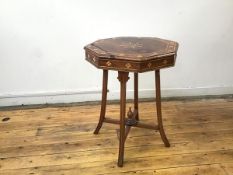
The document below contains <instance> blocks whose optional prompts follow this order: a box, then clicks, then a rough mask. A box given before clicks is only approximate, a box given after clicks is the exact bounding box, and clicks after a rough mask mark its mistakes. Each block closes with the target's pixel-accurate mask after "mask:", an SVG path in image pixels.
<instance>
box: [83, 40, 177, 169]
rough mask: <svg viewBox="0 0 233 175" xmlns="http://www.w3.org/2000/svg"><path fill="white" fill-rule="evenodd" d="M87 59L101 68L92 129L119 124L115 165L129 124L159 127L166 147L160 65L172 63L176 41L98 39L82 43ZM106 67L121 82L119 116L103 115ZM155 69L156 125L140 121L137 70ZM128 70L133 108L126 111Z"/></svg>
mask: <svg viewBox="0 0 233 175" xmlns="http://www.w3.org/2000/svg"><path fill="white" fill-rule="evenodd" d="M84 49H85V55H86V60H87V61H88V62H90V63H91V64H93V65H94V66H95V67H97V68H99V69H103V86H102V102H101V111H100V117H99V123H98V125H97V127H96V129H95V131H94V134H98V133H99V130H100V129H101V127H102V125H103V123H104V122H106V123H113V124H118V125H120V128H119V134H118V136H119V154H118V166H119V167H122V166H123V160H124V144H125V140H126V138H127V135H128V133H129V131H130V128H131V127H140V128H146V129H153V130H158V131H159V133H160V135H161V139H162V141H163V142H164V145H165V146H166V147H169V146H170V143H169V141H168V139H167V137H166V134H165V132H164V129H163V121H162V111H161V92H160V91H161V88H160V69H162V68H167V67H172V66H174V65H175V61H176V54H177V49H178V43H177V42H174V41H170V40H164V39H160V38H152V37H116V38H108V39H102V40H97V41H95V42H93V43H91V44H89V45H87V46H85V47H84ZM108 70H116V71H118V80H119V82H120V120H115V119H111V118H106V117H105V113H106V101H107V86H108ZM148 71H154V72H155V87H156V90H155V94H156V109H157V123H158V124H157V125H151V124H146V123H142V122H140V120H139V109H138V73H141V72H148ZM129 72H133V73H134V110H132V109H131V108H130V109H129V110H128V112H127V118H126V116H125V115H126V86H127V81H128V80H129Z"/></svg>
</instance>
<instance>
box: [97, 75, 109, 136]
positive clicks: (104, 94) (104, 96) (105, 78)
mask: <svg viewBox="0 0 233 175" xmlns="http://www.w3.org/2000/svg"><path fill="white" fill-rule="evenodd" d="M107 88H108V70H103V87H102V102H101V111H100V118H99V123H98V125H97V127H96V129H95V131H94V134H98V133H99V130H100V128H101V127H102V124H103V121H104V118H105V112H106V101H107V91H108V89H107Z"/></svg>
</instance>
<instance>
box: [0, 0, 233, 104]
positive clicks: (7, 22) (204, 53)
mask: <svg viewBox="0 0 233 175" xmlns="http://www.w3.org/2000/svg"><path fill="white" fill-rule="evenodd" d="M128 35H129V36H156V37H161V38H165V39H172V40H175V41H178V42H179V43H180V48H179V52H178V57H177V62H176V66H175V67H174V68H170V69H166V70H162V71H161V75H162V77H161V79H162V90H163V91H162V92H163V96H177V95H178V96H179V95H210V94H213V95H214V94H233V1H232V0H222V1H219V0H204V1H203V0H189V1H187V0H144V1H142V0H121V1H119V0H98V1H95V0H68V1H67V0H0V106H6V105H20V104H36V103H57V102H77V101H88V100H98V99H99V98H100V90H101V81H102V80H101V76H102V71H101V70H97V69H96V68H94V67H93V66H92V65H90V64H89V63H87V62H86V61H85V60H84V50H83V46H84V45H86V44H88V43H90V42H92V41H94V40H96V39H100V38H106V37H115V36H128ZM116 76H117V74H116V72H111V73H110V77H109V78H110V81H109V89H110V94H109V96H110V99H115V98H118V91H119V85H118V84H119V82H118V80H117V79H116ZM139 81H140V97H153V96H154V94H153V93H154V91H153V89H154V81H153V73H145V74H140V77H139ZM132 87H133V86H132V80H131V81H130V82H129V88H128V89H129V91H130V89H132ZM131 95H132V93H129V95H128V97H129V98H130V97H132V96H131Z"/></svg>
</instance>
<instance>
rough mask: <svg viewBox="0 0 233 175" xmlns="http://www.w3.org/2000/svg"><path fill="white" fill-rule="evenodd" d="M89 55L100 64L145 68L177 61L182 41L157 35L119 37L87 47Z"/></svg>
mask: <svg viewBox="0 0 233 175" xmlns="http://www.w3.org/2000/svg"><path fill="white" fill-rule="evenodd" d="M84 49H85V52H86V59H87V61H89V62H90V63H92V64H93V65H95V66H96V67H97V68H102V69H110V70H111V69H112V70H119V71H128V72H145V71H150V70H153V69H160V68H163V67H170V66H173V65H174V64H175V58H176V54H177V49H178V43H177V42H175V41H170V40H165V39H160V38H154V37H116V38H107V39H101V40H97V41H95V42H93V43H91V44H88V45H87V46H85V47H84Z"/></svg>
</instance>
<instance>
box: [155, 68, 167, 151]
mask: <svg viewBox="0 0 233 175" xmlns="http://www.w3.org/2000/svg"><path fill="white" fill-rule="evenodd" d="M155 79H156V108H157V118H158V129H159V133H160V136H161V138H162V140H163V143H164V145H165V146H166V147H170V143H169V141H168V139H167V137H166V134H165V132H164V129H163V121H162V112H161V92H160V71H159V70H156V71H155Z"/></svg>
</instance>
